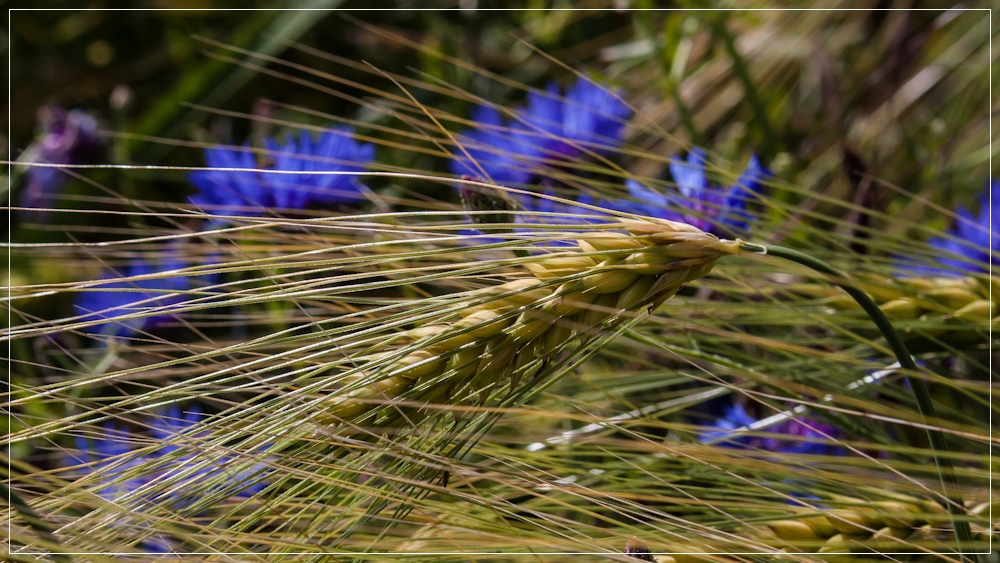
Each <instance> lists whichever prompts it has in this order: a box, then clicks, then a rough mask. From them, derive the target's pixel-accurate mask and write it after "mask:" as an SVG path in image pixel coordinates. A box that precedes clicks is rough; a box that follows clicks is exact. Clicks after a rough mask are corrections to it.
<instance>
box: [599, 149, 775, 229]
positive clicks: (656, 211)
mask: <svg viewBox="0 0 1000 563" xmlns="http://www.w3.org/2000/svg"><path fill="white" fill-rule="evenodd" d="M670 174H671V176H673V179H674V183H676V184H677V190H676V193H660V192H658V191H656V190H654V189H652V188H649V187H647V186H645V185H643V184H641V183H639V182H637V181H635V180H626V182H625V189H627V190H628V193H629V195H630V196H632V198H633V199H632V200H614V201H608V200H604V201H602V202H601V205H602V206H604V207H607V208H608V209H614V210H616V211H624V212H627V213H635V214H637V215H646V216H649V217H656V218H659V219H668V220H671V221H681V222H684V223H689V224H691V225H694V226H696V227H698V228H699V229H702V230H704V231H707V232H710V233H712V234H715V235H721V236H726V235H729V234H730V232H731V231H737V232H738V231H745V230H746V229H747V228H749V224H750V221H751V220H752V219H753V214H752V213H751V212H750V211H749V209H748V204H749V203H752V202H753V201H754V200H755V195H756V194H760V193H761V192H762V191H763V182H764V180H766V179H767V178H768V177H769V176H770V175H771V172H770V171H769V170H767V169H766V168H764V167H763V166H761V164H760V160H758V159H757V157H756V156H755V155H754V156H751V157H750V161H749V162H748V163H747V166H746V168H745V169H744V170H743V173H742V174H740V177H739V178H737V179H736V182H734V183H733V185H732V186H730V187H728V188H721V187H717V186H713V185H711V184H710V183H709V181H708V177H707V176H706V175H705V152H704V151H702V150H701V149H692V150H691V152H690V153H689V154H688V157H687V160H686V161H681V160H677V159H671V161H670Z"/></svg>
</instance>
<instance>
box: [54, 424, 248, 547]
mask: <svg viewBox="0 0 1000 563" xmlns="http://www.w3.org/2000/svg"><path fill="white" fill-rule="evenodd" d="M202 419H203V415H202V414H201V411H200V409H198V408H197V407H195V408H192V409H191V410H190V411H188V412H186V413H182V412H181V409H180V408H179V407H178V406H176V405H173V406H171V407H170V408H168V409H167V411H166V412H165V413H163V414H162V415H159V416H155V417H154V418H153V419H152V424H151V432H150V433H151V434H152V437H153V438H154V439H155V440H157V441H158V442H165V444H164V445H162V446H161V447H160V448H159V449H158V450H156V451H155V452H152V453H145V454H139V453H138V452H137V449H136V448H134V447H133V446H132V444H142V443H144V442H145V443H148V438H147V439H142V438H140V437H138V436H135V435H133V434H131V433H130V432H129V431H128V430H127V429H124V428H121V427H118V426H117V425H115V424H114V423H110V422H109V423H106V424H105V425H104V435H103V436H102V437H101V438H98V439H95V440H93V441H92V442H91V441H88V440H86V439H84V438H82V437H78V438H77V439H76V446H77V450H79V451H78V453H76V454H75V455H73V456H72V458H73V459H72V460H71V462H72V463H74V464H78V463H81V462H83V463H88V464H89V465H88V471H90V472H93V473H100V475H101V477H102V478H103V479H104V482H105V483H106V484H107V485H106V486H104V487H102V488H101V489H99V490H98V494H100V495H101V496H102V497H104V498H105V499H106V500H108V501H119V500H120V499H121V498H122V497H123V496H124V495H131V497H132V499H133V503H131V508H130V510H132V511H135V510H137V509H138V507H140V506H142V505H145V506H151V505H156V506H158V507H160V508H174V509H182V508H186V507H190V506H192V505H194V504H196V503H197V502H198V500H199V497H204V496H208V495H212V496H216V495H218V494H219V493H222V494H223V495H228V496H229V497H230V498H251V497H252V496H253V495H255V494H257V493H259V492H261V491H262V490H264V488H266V486H267V484H266V483H265V482H264V479H263V477H262V473H263V472H264V467H263V466H260V465H258V466H254V467H252V468H250V469H249V470H230V469H228V468H227V465H229V464H230V463H235V462H236V460H235V458H231V457H223V458H221V459H219V458H214V459H213V460H212V462H211V464H210V465H207V466H204V467H203V465H205V464H204V463H203V462H201V460H200V456H199V454H198V453H197V452H195V453H191V454H186V455H182V456H180V457H176V458H172V459H165V456H167V455H168V454H172V453H174V452H176V451H177V450H178V449H180V448H181V447H184V446H179V445H175V444H174V443H173V442H176V441H178V440H177V438H178V437H179V436H181V435H182V434H187V435H190V432H191V430H192V429H193V428H194V427H195V426H196V425H197V424H198V423H199V422H201V420H202ZM164 465H166V466H167V467H166V468H163V466H164ZM195 466H197V467H198V468H197V469H195V470H193V471H191V470H190V469H189V468H192V467H195ZM147 467H148V468H157V467H159V468H161V469H158V470H153V471H149V472H142V471H139V470H140V468H147ZM182 472H183V474H182ZM130 473H132V475H131V476H129V477H128V478H126V476H128V475H129V474H130ZM219 474H223V475H226V477H227V479H226V484H225V485H223V486H224V487H225V489H224V490H219V489H209V490H204V489H202V488H201V485H202V483H204V482H205V481H206V480H208V479H209V478H212V477H216V476H218V475H219ZM168 480H169V481H171V482H170V483H169V487H168V489H169V490H168V491H167V492H164V493H162V494H160V495H157V496H155V497H154V496H151V495H150V494H149V493H147V492H145V491H144V490H143V489H144V488H149V489H150V490H152V489H153V488H154V487H155V483H157V482H163V481H168ZM175 480H180V481H181V482H180V483H176V482H173V481H175ZM141 545H142V547H143V548H144V549H146V550H147V551H149V552H152V553H163V552H169V551H171V542H170V540H169V539H168V538H166V537H164V536H162V535H154V536H152V537H150V538H148V539H146V540H145V541H143V543H142V544H141Z"/></svg>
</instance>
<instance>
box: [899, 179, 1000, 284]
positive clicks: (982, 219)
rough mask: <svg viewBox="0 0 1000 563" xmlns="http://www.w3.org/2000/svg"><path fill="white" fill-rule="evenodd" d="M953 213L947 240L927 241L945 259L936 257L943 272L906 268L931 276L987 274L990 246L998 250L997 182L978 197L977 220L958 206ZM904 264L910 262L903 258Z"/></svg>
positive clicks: (999, 210)
mask: <svg viewBox="0 0 1000 563" xmlns="http://www.w3.org/2000/svg"><path fill="white" fill-rule="evenodd" d="M991 195H992V198H991V197H990V196H991ZM991 199H992V202H991ZM991 210H992V215H993V223H992V224H991V223H990V213H991ZM955 213H956V214H957V215H958V220H957V221H955V224H954V225H953V226H952V227H951V229H949V231H948V234H949V235H950V236H948V237H943V236H935V237H931V238H930V240H928V241H927V244H929V245H930V246H933V247H934V248H936V249H938V250H942V251H944V253H945V256H941V257H939V258H938V259H937V261H938V263H940V264H941V265H943V266H946V268H937V267H928V266H919V265H912V263H911V264H906V267H907V268H908V269H910V270H914V271H917V272H921V273H927V274H932V275H942V274H943V275H964V274H966V273H976V272H986V271H988V270H989V267H990V248H991V243H992V248H993V252H997V251H998V250H1000V229H998V228H997V225H996V222H997V220H998V219H997V217H1000V180H992V181H990V182H988V183H987V184H986V189H985V190H983V193H981V194H980V195H979V215H978V216H976V215H974V214H973V213H972V212H970V211H969V210H968V208H966V207H965V206H959V208H958V209H957V210H956V211H955ZM904 261H905V262H912V261H909V260H906V259H905V258H904Z"/></svg>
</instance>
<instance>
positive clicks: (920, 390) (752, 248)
mask: <svg viewBox="0 0 1000 563" xmlns="http://www.w3.org/2000/svg"><path fill="white" fill-rule="evenodd" d="M740 250H743V251H744V252H747V253H751V254H769V255H771V256H776V257H778V258H784V259H785V260H791V261H792V262H796V263H798V264H802V265H803V266H806V267H808V268H812V269H813V270H816V271H817V272H820V273H823V274H826V275H827V276H829V277H830V279H831V281H833V283H835V284H837V285H838V286H840V287H841V288H842V289H843V290H844V291H846V292H847V293H848V295H850V296H851V297H853V298H854V300H855V301H857V302H858V305H861V308H862V309H864V311H865V313H868V316H869V317H871V319H872V321H874V322H875V325H876V326H878V329H879V331H880V332H881V333H882V336H884V337H885V340H886V342H887V343H888V344H889V348H891V349H892V352H893V354H895V355H896V359H897V360H899V365H900V366H901V367H902V368H903V369H905V370H908V371H917V364H916V362H914V361H913V357H912V356H911V355H910V351H909V350H907V348H906V344H904V343H903V339H902V338H901V337H900V336H899V333H898V332H896V329H895V328H894V327H893V326H892V323H890V322H889V319H888V317H886V316H885V313H883V312H882V310H881V309H879V307H878V305H877V304H876V303H875V302H874V301H872V298H871V297H868V294H867V293H865V292H864V291H861V290H860V289H858V287H857V286H855V285H853V284H851V283H850V279H849V278H848V277H847V276H846V275H845V274H844V273H842V272H840V271H839V270H837V269H836V268H834V267H833V266H831V265H829V264H827V263H826V262H823V261H822V260H819V259H816V258H813V257H812V256H809V255H808V254H803V253H801V252H799V251H797V250H792V249H790V248H785V247H783V246H775V245H770V244H753V243H747V242H744V243H741V244H740ZM906 380H907V381H908V382H909V384H910V389H912V390H913V396H914V398H916V400H917V409H918V410H919V411H920V415H921V416H922V417H923V418H924V419H925V421H926V419H931V418H936V417H937V415H936V414H935V411H934V401H933V400H932V399H931V394H930V392H928V391H927V386H926V385H924V381H923V380H922V379H917V378H906ZM927 438H928V440H929V441H930V445H931V453H932V454H933V456H934V464H935V465H936V466H937V470H938V476H939V477H940V479H941V488H942V491H943V493H944V496H945V497H946V498H947V499H948V502H945V503H943V504H944V505H945V506H946V508H947V509H948V512H949V513H950V514H951V521H952V525H953V526H954V528H955V539H956V540H957V541H958V552H959V554H962V544H963V543H965V544H967V545H968V544H971V543H972V530H971V529H970V528H969V523H968V522H967V521H965V520H964V517H965V510H964V504H963V503H962V499H961V498H958V497H952V496H951V495H950V494H949V491H957V489H958V479H957V478H956V477H955V468H954V467H953V466H952V464H951V459H950V458H948V457H947V456H946V455H943V454H947V452H948V443H947V442H946V441H945V438H944V434H942V433H941V431H940V430H935V429H933V428H930V427H929V425H928V428H927Z"/></svg>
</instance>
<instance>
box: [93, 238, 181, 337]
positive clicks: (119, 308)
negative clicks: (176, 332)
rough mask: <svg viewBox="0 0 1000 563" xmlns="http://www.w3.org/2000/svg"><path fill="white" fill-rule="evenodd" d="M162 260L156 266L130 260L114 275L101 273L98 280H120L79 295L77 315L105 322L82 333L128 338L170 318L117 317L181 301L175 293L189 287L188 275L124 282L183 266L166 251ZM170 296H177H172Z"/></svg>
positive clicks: (113, 272) (172, 254)
mask: <svg viewBox="0 0 1000 563" xmlns="http://www.w3.org/2000/svg"><path fill="white" fill-rule="evenodd" d="M164 258H165V259H164V261H163V262H160V263H154V262H150V261H147V260H143V259H134V260H132V261H131V262H130V263H129V264H128V265H126V266H125V267H124V268H120V269H119V270H118V271H117V272H116V271H111V270H108V271H105V272H104V274H102V276H101V279H102V280H114V279H119V280H121V281H109V282H108V283H102V284H100V285H97V286H95V287H93V288H90V289H89V290H88V291H86V292H83V293H80V294H79V295H78V296H77V298H76V303H75V305H74V307H75V308H76V310H77V312H78V313H79V314H81V315H84V317H85V319H86V320H92V319H95V318H97V319H108V321H109V322H106V323H101V324H97V325H91V326H87V327H84V329H83V330H85V331H87V332H90V333H92V334H101V335H104V336H120V337H129V336H132V335H134V334H136V333H137V332H140V331H143V330H146V329H148V328H152V327H154V326H156V325H158V324H161V323H162V322H163V321H167V320H170V319H173V318H174V314H173V313H164V314H159V315H152V316H145V317H136V318H130V319H121V318H120V317H123V316H126V315H130V314H133V313H139V312H145V311H155V310H157V309H161V308H164V307H169V306H170V305H175V304H177V303H179V302H181V301H183V300H184V296H183V295H180V294H179V293H180V292H183V291H185V290H188V289H190V288H191V285H192V281H191V278H190V277H188V276H182V275H178V276H168V277H160V278H153V279H143V280H129V279H124V278H131V277H135V276H144V275H151V274H160V273H165V272H170V271H173V270H180V269H183V268H185V267H186V264H185V263H184V262H183V261H182V260H181V259H180V258H179V257H178V256H177V254H176V252H173V251H168V252H166V253H164ZM109 290H124V291H109ZM129 290H130V291H129ZM173 293H178V294H177V295H172V294H173ZM115 319H119V320H115Z"/></svg>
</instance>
